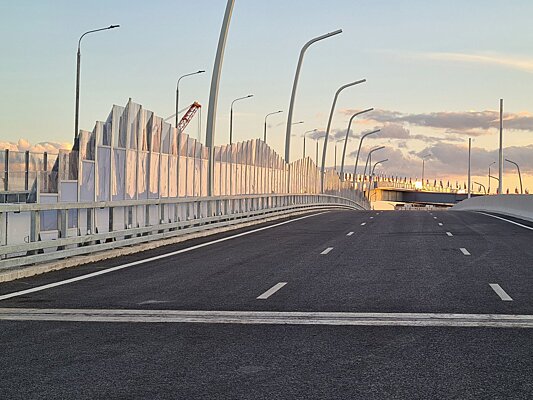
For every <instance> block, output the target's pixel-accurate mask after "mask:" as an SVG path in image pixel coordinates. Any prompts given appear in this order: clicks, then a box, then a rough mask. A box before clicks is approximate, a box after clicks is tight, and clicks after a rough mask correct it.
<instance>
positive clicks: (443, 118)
mask: <svg viewBox="0 0 533 400" xmlns="http://www.w3.org/2000/svg"><path fill="white" fill-rule="evenodd" d="M352 111H354V110H351V109H347V110H343V111H342V113H343V114H349V113H351V112H352ZM503 117H504V121H503V125H504V129H510V130H519V131H533V115H532V114H530V113H527V112H522V113H504V115H503ZM368 119H371V120H373V121H375V122H378V123H384V124H393V123H394V124H409V125H412V126H420V127H429V128H437V129H442V130H444V131H445V132H446V133H451V134H468V135H469V136H481V135H485V134H488V133H489V130H490V129H497V128H499V124H500V113H499V111H493V110H485V111H458V112H450V111H439V112H431V113H419V114H406V113H400V112H398V111H390V110H381V109H378V110H374V111H372V112H371V113H369V115H368Z"/></svg>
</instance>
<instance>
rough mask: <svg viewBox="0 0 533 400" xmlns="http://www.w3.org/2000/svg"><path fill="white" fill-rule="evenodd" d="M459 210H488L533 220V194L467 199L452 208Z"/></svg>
mask: <svg viewBox="0 0 533 400" xmlns="http://www.w3.org/2000/svg"><path fill="white" fill-rule="evenodd" d="M451 209H452V210H454V211H455V210H458V211H486V212H493V213H498V214H503V215H509V216H511V217H516V218H522V219H525V220H528V221H533V195H530V194H513V195H504V194H500V195H492V196H479V197H472V198H470V199H466V200H463V201H461V202H460V203H458V204H456V205H455V206H453V207H452V208H451Z"/></svg>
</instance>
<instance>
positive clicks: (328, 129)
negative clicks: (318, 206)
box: [320, 79, 366, 193]
mask: <svg viewBox="0 0 533 400" xmlns="http://www.w3.org/2000/svg"><path fill="white" fill-rule="evenodd" d="M364 82H366V79H361V80H358V81H355V82H350V83H347V84H346V85H343V86H341V87H340V88H338V89H337V91H336V92H335V96H334V97H333V103H332V104H331V110H330V111H329V118H328V126H327V127H326V136H325V138H324V146H323V148H322V165H321V166H320V193H323V192H324V168H325V164H326V152H327V150H328V138H329V131H330V129H331V120H332V119H333V111H335V105H336V104H337V99H338V97H339V94H340V92H342V91H343V90H344V89H346V88H349V87H351V86H355V85H358V84H360V83H364Z"/></svg>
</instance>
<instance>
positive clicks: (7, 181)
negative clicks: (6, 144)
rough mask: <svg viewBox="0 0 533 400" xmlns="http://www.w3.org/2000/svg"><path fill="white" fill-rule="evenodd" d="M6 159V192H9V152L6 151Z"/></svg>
mask: <svg viewBox="0 0 533 400" xmlns="http://www.w3.org/2000/svg"><path fill="white" fill-rule="evenodd" d="M5 153H6V154H5V159H4V190H5V191H6V192H7V191H8V189H9V150H8V149H6V150H5Z"/></svg>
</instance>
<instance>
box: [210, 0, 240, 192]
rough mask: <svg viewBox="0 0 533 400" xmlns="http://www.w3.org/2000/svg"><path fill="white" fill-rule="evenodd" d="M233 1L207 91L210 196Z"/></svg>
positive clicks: (225, 15) (228, 8)
mask: <svg viewBox="0 0 533 400" xmlns="http://www.w3.org/2000/svg"><path fill="white" fill-rule="evenodd" d="M234 5H235V0H228V2H227V3H226V10H225V11H224V19H223V20H222V27H221V28H220V36H219V37H218V46H217V53H216V56H215V65H214V66H213V74H212V75H211V87H210V89H209V108H208V110H207V125H206V130H205V145H206V147H207V149H208V151H209V160H208V164H207V195H208V196H212V195H213V193H214V176H215V121H216V119H217V103H218V86H219V83H220V75H221V73H222V61H223V60H224V50H225V48H226V39H227V38H228V32H229V24H230V21H231V14H232V13H233V6H234Z"/></svg>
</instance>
